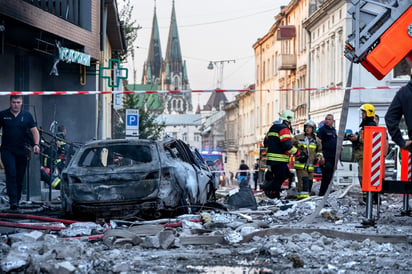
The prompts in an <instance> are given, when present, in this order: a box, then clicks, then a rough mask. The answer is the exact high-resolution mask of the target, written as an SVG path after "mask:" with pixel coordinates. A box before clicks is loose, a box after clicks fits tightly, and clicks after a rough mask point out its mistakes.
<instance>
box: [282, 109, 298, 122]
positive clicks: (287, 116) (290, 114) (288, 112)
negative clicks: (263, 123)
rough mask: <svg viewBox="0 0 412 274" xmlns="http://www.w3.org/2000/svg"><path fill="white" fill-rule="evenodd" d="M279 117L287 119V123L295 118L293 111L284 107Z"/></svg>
mask: <svg viewBox="0 0 412 274" xmlns="http://www.w3.org/2000/svg"><path fill="white" fill-rule="evenodd" d="M279 118H280V119H281V120H284V121H288V122H289V123H291V122H292V120H294V119H295V114H294V113H293V111H291V110H289V109H285V110H284V111H282V113H281V114H280V117H279Z"/></svg>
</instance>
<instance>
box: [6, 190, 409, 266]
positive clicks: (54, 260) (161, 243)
mask: <svg viewBox="0 0 412 274" xmlns="http://www.w3.org/2000/svg"><path fill="white" fill-rule="evenodd" d="M219 191H220V194H221V196H222V197H225V195H224V193H229V192H231V189H226V190H225V189H223V188H222V189H220V190H219ZM239 192H240V191H239ZM239 192H238V193H239ZM343 194H344V195H343ZM233 195H235V194H233ZM360 195H361V191H360V189H359V187H358V186H351V187H350V188H346V189H335V190H333V191H332V192H331V193H330V195H329V196H328V197H327V199H325V200H326V201H325V207H324V208H323V209H322V210H321V211H320V214H319V216H317V217H316V218H315V219H314V221H313V222H311V223H309V224H304V223H303V221H304V220H305V219H306V218H307V217H308V216H310V215H311V214H312V213H313V212H314V210H315V208H316V206H317V204H318V203H319V202H320V201H321V200H322V199H323V198H322V197H317V196H312V197H310V198H308V199H304V200H299V201H296V200H279V199H268V198H264V197H261V196H260V192H256V193H255V195H254V197H259V198H257V199H256V201H259V202H257V203H256V204H257V207H256V210H253V209H251V208H248V207H245V208H242V207H239V208H236V209H233V210H226V211H225V210H220V209H207V210H201V211H200V212H198V213H196V214H183V215H180V216H176V217H175V218H163V219H157V220H130V219H129V220H122V219H113V220H110V221H109V222H108V223H97V222H96V223H95V222H91V221H87V222H85V221H84V222H77V221H72V220H67V222H66V221H64V219H55V220H56V222H51V221H53V220H54V219H53V218H50V219H44V220H47V225H48V226H52V227H54V226H59V227H62V228H63V229H60V230H52V229H49V230H47V229H44V230H38V229H33V228H20V227H17V226H16V227H14V228H10V227H0V228H1V229H2V231H4V232H2V241H1V243H0V261H1V263H0V267H1V271H2V272H5V273H9V272H13V273H23V272H24V273H144V272H145V273H147V272H162V273H164V272H168V273H176V272H196V273H207V272H216V271H227V272H230V271H242V272H243V271H261V272H265V273H271V272H292V271H295V270H297V269H299V270H302V271H309V272H313V271H315V272H319V271H320V272H325V273H336V272H347V271H349V272H359V271H360V272H392V271H401V272H405V271H409V270H410V269H412V261H411V260H410V254H411V251H412V218H411V217H410V216H406V215H400V212H401V210H402V201H403V196H402V195H396V194H391V195H388V194H385V195H383V197H382V204H381V205H380V217H379V219H377V220H376V226H370V227H362V226H360V224H361V221H362V218H364V215H365V206H363V205H360V204H359V198H360ZM228 198H229V197H226V199H228ZM19 215H20V216H21V219H19V218H11V216H10V215H9V216H7V215H1V218H2V219H5V220H7V221H8V222H12V221H15V222H16V223H19V224H34V223H35V224H36V225H37V226H40V225H41V222H42V220H36V219H35V218H34V217H33V218H31V219H30V218H28V217H30V216H28V215H25V214H23V213H16V214H15V215H13V217H18V216H19ZM57 220H58V221H57ZM44 222H46V221H44Z"/></svg>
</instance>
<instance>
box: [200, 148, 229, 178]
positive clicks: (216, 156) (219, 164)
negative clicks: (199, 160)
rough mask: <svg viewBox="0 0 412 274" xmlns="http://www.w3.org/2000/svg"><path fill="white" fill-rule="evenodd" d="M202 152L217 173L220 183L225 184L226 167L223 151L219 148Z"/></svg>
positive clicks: (214, 172) (212, 169)
mask: <svg viewBox="0 0 412 274" xmlns="http://www.w3.org/2000/svg"><path fill="white" fill-rule="evenodd" d="M200 154H201V155H202V157H203V159H204V160H205V162H206V163H207V165H208V166H209V168H210V169H211V171H212V172H213V174H215V177H216V178H217V181H218V184H219V185H223V184H224V183H225V169H224V164H223V163H224V162H223V154H222V152H220V151H217V150H212V151H208V150H202V151H201V152H200Z"/></svg>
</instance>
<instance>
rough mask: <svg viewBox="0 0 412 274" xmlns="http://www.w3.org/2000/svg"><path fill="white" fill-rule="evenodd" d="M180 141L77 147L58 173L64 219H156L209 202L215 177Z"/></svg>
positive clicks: (102, 142) (212, 198) (94, 143)
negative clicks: (60, 173)
mask: <svg viewBox="0 0 412 274" xmlns="http://www.w3.org/2000/svg"><path fill="white" fill-rule="evenodd" d="M213 176H214V175H213V173H212V172H211V171H210V169H209V167H208V166H207V164H206V163H205V162H204V160H203V158H202V157H201V155H200V153H199V152H198V151H197V150H196V149H192V148H190V147H189V146H188V145H187V144H186V143H184V142H183V141H181V140H176V139H168V140H163V141H153V140H125V139H119V140H100V141H92V142H89V143H87V144H85V145H83V146H82V147H81V148H80V149H79V150H78V151H77V152H76V154H75V155H74V156H73V158H72V160H71V161H70V163H69V164H68V166H67V168H66V169H65V170H64V171H63V173H62V186H61V202H62V208H63V210H64V211H65V213H67V214H74V215H94V216H99V217H110V216H111V217H113V216H126V215H127V216H138V217H141V218H146V219H149V218H159V217H162V216H172V215H175V214H182V213H187V212H191V211H193V210H196V209H199V208H200V207H202V206H204V205H205V204H207V203H213V202H214V201H215V183H214V182H215V178H214V177H213Z"/></svg>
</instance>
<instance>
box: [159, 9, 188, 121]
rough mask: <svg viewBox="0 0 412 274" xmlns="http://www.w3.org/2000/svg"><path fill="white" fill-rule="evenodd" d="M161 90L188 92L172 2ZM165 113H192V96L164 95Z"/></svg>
mask: <svg viewBox="0 0 412 274" xmlns="http://www.w3.org/2000/svg"><path fill="white" fill-rule="evenodd" d="M162 89H163V90H188V89H190V87H189V80H188V77H187V71H186V62H185V61H183V60H182V52H181V49H180V41H179V33H178V29H177V23H176V12H175V2H174V1H173V7H172V18H171V20H170V28H169V37H168V40H167V48H166V56H165V60H164V61H163V67H162ZM164 97H165V98H164V99H165V101H164V105H165V106H166V109H165V111H166V112H167V113H181V114H183V113H188V112H192V111H193V106H192V95H191V93H190V92H188V93H168V94H165V95H164Z"/></svg>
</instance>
